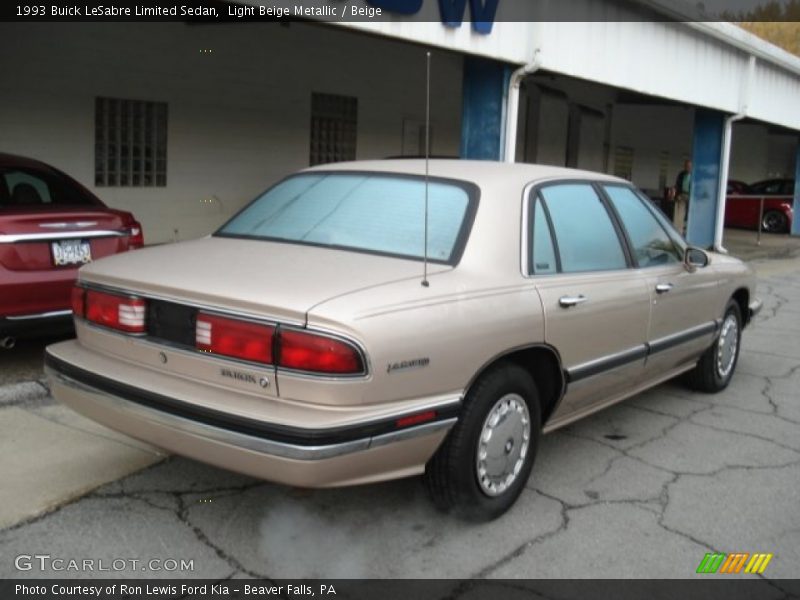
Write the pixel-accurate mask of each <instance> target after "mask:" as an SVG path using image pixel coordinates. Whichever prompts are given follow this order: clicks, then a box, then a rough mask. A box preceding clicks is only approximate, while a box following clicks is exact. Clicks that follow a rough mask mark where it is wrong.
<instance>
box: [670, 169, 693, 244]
mask: <svg viewBox="0 0 800 600" xmlns="http://www.w3.org/2000/svg"><path fill="white" fill-rule="evenodd" d="M691 187H692V161H690V160H687V161H685V162H684V163H683V171H681V172H680V173H678V178H677V179H676V180H675V205H674V209H675V210H674V211H673V214H672V222H673V223H674V224H675V228H676V229H677V230H678V231H680V232H681V233H684V232H685V228H686V210H687V208H688V207H689V192H690V190H691Z"/></svg>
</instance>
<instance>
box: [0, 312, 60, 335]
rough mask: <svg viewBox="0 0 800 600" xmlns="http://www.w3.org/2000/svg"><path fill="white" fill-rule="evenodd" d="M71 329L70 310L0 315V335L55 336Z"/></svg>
mask: <svg viewBox="0 0 800 600" xmlns="http://www.w3.org/2000/svg"><path fill="white" fill-rule="evenodd" d="M73 330H74V323H73V320H72V311H71V310H55V311H49V312H45V313H34V314H25V315H13V316H7V317H0V337H5V336H11V337H18V338H28V337H40V336H56V335H61V334H64V333H68V332H70V331H73Z"/></svg>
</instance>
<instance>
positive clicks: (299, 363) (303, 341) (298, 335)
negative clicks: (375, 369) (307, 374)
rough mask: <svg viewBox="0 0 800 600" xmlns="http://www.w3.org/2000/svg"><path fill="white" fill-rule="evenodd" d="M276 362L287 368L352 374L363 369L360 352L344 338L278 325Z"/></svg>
mask: <svg viewBox="0 0 800 600" xmlns="http://www.w3.org/2000/svg"><path fill="white" fill-rule="evenodd" d="M278 347H279V348H280V350H279V352H280V354H279V360H278V365H279V366H281V367H286V368H287V369H297V370H300V371H311V372H314V373H332V374H338V375H352V374H357V373H363V372H364V364H363V361H362V360H361V354H360V353H359V352H358V350H356V349H355V348H354V347H353V346H351V345H350V344H348V343H347V342H344V341H340V340H337V339H334V338H330V337H326V336H322V335H315V334H312V333H305V332H301V331H292V330H286V329H281V332H280V339H279V342H278Z"/></svg>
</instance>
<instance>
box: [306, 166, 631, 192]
mask: <svg viewBox="0 0 800 600" xmlns="http://www.w3.org/2000/svg"><path fill="white" fill-rule="evenodd" d="M429 168H430V175H431V176H432V177H444V178H448V179H459V180H462V181H471V182H474V183H476V184H478V186H480V187H482V186H484V185H486V186H491V185H499V184H504V185H508V184H510V183H512V182H513V183H517V184H519V185H520V186H524V185H527V184H528V183H532V182H536V181H542V180H547V179H554V178H558V179H590V180H602V181H613V182H617V183H625V184H629V182H628V181H625V180H624V179H620V178H619V177H613V176H611V175H606V174H604V173H596V172H594V171H582V170H579V169H567V168H565V167H553V166H549V165H537V164H528V163H505V162H497V161H489V160H458V159H456V160H450V159H431V161H430V164H429ZM315 171H371V172H372V171H374V172H386V173H398V174H407V175H424V174H425V160H424V159H392V160H370V161H354V162H341V163H331V164H325V165H318V166H315V167H311V168H309V169H305V171H304V172H315Z"/></svg>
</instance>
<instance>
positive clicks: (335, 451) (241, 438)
mask: <svg viewBox="0 0 800 600" xmlns="http://www.w3.org/2000/svg"><path fill="white" fill-rule="evenodd" d="M45 374H46V375H47V377H48V378H49V379H50V380H51V381H53V382H56V383H59V384H61V385H64V386H66V387H69V388H71V389H73V390H77V391H79V392H81V393H82V394H86V395H89V396H92V397H93V399H94V400H97V401H99V402H103V403H105V404H107V405H110V406H111V407H112V408H113V409H114V410H116V411H117V412H119V413H122V414H129V415H131V416H134V417H138V418H141V419H144V420H146V421H149V422H151V423H154V424H156V425H161V426H165V427H169V428H171V429H176V430H179V431H182V432H185V433H188V434H191V435H195V436H198V437H201V438H205V439H208V440H212V441H215V442H220V443H223V444H229V445H231V446H236V447H238V448H243V449H246V450H251V451H253V452H258V453H259V454H266V455H270V456H277V457H281V458H289V459H295V460H307V461H314V460H322V459H326V458H334V457H337V456H342V455H345V454H352V453H354V452H363V451H365V450H369V449H370V448H376V447H379V446H385V445H387V444H392V443H395V442H400V441H404V440H408V439H413V438H415V437H420V436H424V435H429V434H431V433H435V432H437V431H441V430H443V429H449V428H450V427H452V426H453V425H454V424H455V423H456V421H457V420H458V419H456V418H452V419H447V420H442V421H436V422H434V423H426V424H423V425H419V426H417V427H409V428H408V429H401V430H398V431H396V432H391V433H387V434H383V435H377V436H371V437H366V438H363V439H358V440H352V441H347V442H342V443H337V444H329V445H324V446H300V445H296V444H287V443H285V442H276V441H274V440H269V439H265V438H261V437H255V436H251V435H246V434H243V433H239V432H236V431H230V430H228V429H223V428H221V427H215V426H213V425H207V424H205V423H199V422H197V421H193V420H191V419H186V418H183V417H179V416H176V415H173V414H170V413H167V412H163V411H159V410H156V409H153V408H149V407H146V406H142V405H141V404H137V403H136V402H131V401H129V400H125V399H124V398H120V397H119V396H116V395H113V394H109V393H107V392H104V391H102V390H99V389H97V388H95V387H92V386H89V385H86V384H84V383H81V382H80V381H77V380H75V379H73V378H71V377H68V376H66V375H64V374H63V373H59V372H57V371H56V370H54V369H52V368H51V367H48V366H45Z"/></svg>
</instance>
